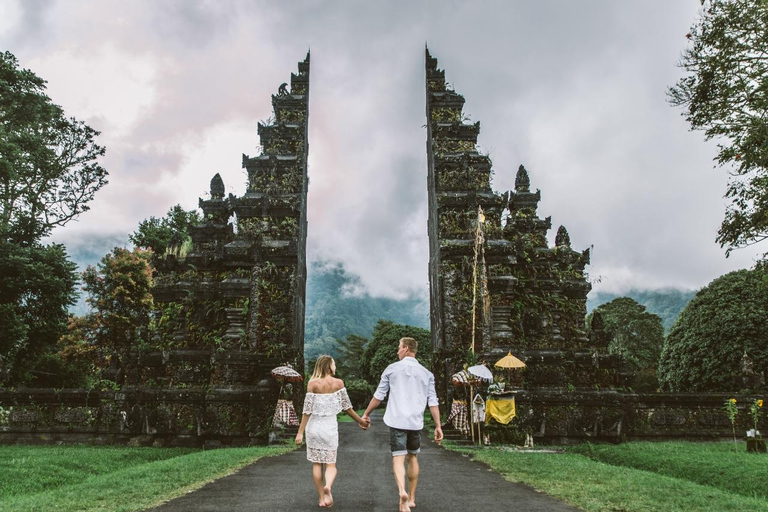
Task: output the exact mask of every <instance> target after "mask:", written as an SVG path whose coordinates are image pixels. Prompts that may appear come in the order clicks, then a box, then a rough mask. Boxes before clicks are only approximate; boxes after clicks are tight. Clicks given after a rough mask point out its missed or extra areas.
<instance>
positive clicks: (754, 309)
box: [658, 267, 768, 392]
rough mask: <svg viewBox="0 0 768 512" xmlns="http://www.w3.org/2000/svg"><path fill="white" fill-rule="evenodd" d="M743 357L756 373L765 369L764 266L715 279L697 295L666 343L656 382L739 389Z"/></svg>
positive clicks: (681, 387)
mask: <svg viewBox="0 0 768 512" xmlns="http://www.w3.org/2000/svg"><path fill="white" fill-rule="evenodd" d="M745 355H747V356H748V357H749V359H750V360H751V361H752V363H753V365H754V367H753V370H754V372H755V373H756V374H757V375H760V374H761V373H763V375H765V374H766V373H768V372H767V371H766V370H768V270H766V269H765V268H764V267H763V268H756V269H754V270H738V271H736V272H731V273H729V274H726V275H724V276H721V277H718V278H717V279H715V280H714V281H712V282H711V283H709V285H707V286H706V287H705V288H703V289H701V290H700V291H699V292H698V293H697V294H696V296H695V297H694V298H693V299H692V300H691V302H690V303H689V304H688V306H686V308H685V309H684V310H683V312H682V313H681V314H680V317H679V318H678V320H677V322H676V323H675V325H674V326H673V327H672V330H671V331H670V333H669V336H668V337H667V340H666V342H665V344H664V350H663V351H662V354H661V361H660V363H659V370H658V375H659V381H660V382H661V385H662V387H663V388H664V389H665V390H669V391H674V392H701V391H739V390H740V389H742V388H744V387H746V386H745V385H744V382H743V381H742V379H741V375H742V370H741V362H742V358H743V357H744V356H745ZM763 386H764V384H763ZM753 391H757V390H753Z"/></svg>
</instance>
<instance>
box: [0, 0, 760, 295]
mask: <svg viewBox="0 0 768 512" xmlns="http://www.w3.org/2000/svg"><path fill="white" fill-rule="evenodd" d="M0 5H3V6H7V5H20V4H18V3H17V4H9V3H5V4H0ZM26 5H27V4H24V5H23V7H24V13H23V16H22V18H23V19H22V23H23V30H22V29H19V30H16V31H13V34H11V35H8V34H10V33H9V32H6V33H5V35H4V33H3V32H2V31H1V30H0V44H2V45H3V46H5V47H7V48H8V49H10V50H11V51H14V53H15V54H16V55H17V56H18V57H19V59H20V61H21V63H22V66H24V67H29V68H32V69H33V70H34V71H35V72H37V73H38V74H39V75H41V76H42V77H44V78H46V79H47V80H48V81H49V90H50V93H51V96H52V97H53V98H54V100H55V101H57V102H59V103H61V104H62V105H63V106H64V107H65V109H66V110H67V111H68V113H70V114H72V115H75V116H78V117H84V118H86V119H87V120H88V122H89V123H90V122H92V123H93V125H94V127H96V128H98V129H101V130H102V131H103V134H102V137H101V139H100V140H101V142H102V143H103V144H105V145H106V146H107V156H106V158H105V160H104V165H105V167H107V169H108V170H109V172H110V184H109V185H108V186H107V187H105V189H104V190H103V191H101V192H100V193H99V194H98V195H97V199H96V200H95V201H94V202H93V204H92V211H91V212H88V213H87V214H86V215H84V216H83V217H82V219H81V221H80V222H78V223H77V224H72V225H71V226H68V227H66V228H64V229H63V230H59V231H58V232H57V233H56V236H57V237H58V238H59V239H62V240H63V239H66V238H67V237H71V238H72V239H76V238H78V237H79V236H81V235H84V234H85V233H104V234H110V235H111V234H113V233H114V232H115V231H121V230H122V231H123V232H125V233H126V235H127V233H129V232H131V231H132V230H133V229H135V227H136V225H137V224H138V222H139V221H141V220H142V219H144V218H146V217H149V216H150V215H155V216H157V215H163V214H164V213H165V212H166V211H167V209H168V208H169V207H170V206H172V205H174V204H177V203H181V204H183V205H184V206H185V207H187V208H193V207H195V206H196V205H197V200H198V197H200V196H202V195H204V193H205V192H207V191H208V183H209V180H210V178H211V177H212V176H213V175H214V174H215V173H216V172H219V173H221V174H222V177H223V178H224V182H225V184H226V185H227V188H228V191H231V192H234V193H238V192H242V191H243V190H244V182H245V179H246V178H245V174H244V172H243V170H242V169H241V167H240V162H241V160H240V158H241V156H240V155H241V154H242V153H248V154H250V155H251V156H253V155H254V154H255V150H254V147H255V146H256V145H257V144H258V138H257V136H256V122H257V120H259V119H265V118H267V117H268V116H269V115H270V109H271V105H270V96H269V95H270V94H271V93H274V92H275V91H276V90H277V87H278V86H279V84H280V83H282V82H287V81H289V77H290V73H291V72H295V70H296V67H295V66H296V62H297V61H299V60H301V59H303V58H304V55H305V52H306V50H307V49H308V48H310V47H311V49H312V71H311V77H312V78H311V81H312V82H311V90H310V127H309V128H310V156H309V165H310V168H309V174H310V186H309V204H308V208H309V239H308V258H309V259H310V260H316V259H322V258H332V259H338V260H340V261H342V262H343V263H344V264H345V266H346V268H347V269H348V270H349V271H351V272H355V273H358V274H360V276H361V277H362V283H363V285H364V286H365V288H366V289H367V290H368V291H369V292H370V293H372V294H374V295H387V296H398V297H402V296H404V295H406V294H408V293H410V292H411V291H412V290H417V291H420V292H422V293H423V291H424V290H425V289H426V287H427V255H428V246H427V234H426V217H427V213H426V211H427V210H426V196H427V194H426V155H425V131H424V129H423V128H422V125H423V124H424V123H425V122H426V120H425V116H424V89H423V88H424V76H423V74H424V68H423V65H424V63H423V49H424V43H425V41H427V42H428V43H429V45H430V50H431V51H432V53H433V54H434V55H435V56H436V57H437V58H438V59H439V62H440V67H442V68H445V69H446V75H447V79H448V81H449V82H451V83H453V84H454V86H455V87H456V90H457V91H458V92H460V93H462V94H463V95H464V96H465V98H466V100H467V103H466V107H465V112H466V113H468V114H469V115H470V116H471V117H472V119H473V120H479V121H480V122H481V125H482V130H481V134H480V139H479V142H480V145H481V146H482V147H484V148H486V149H488V150H490V151H491V158H492V159H493V162H494V171H495V178H494V186H495V188H496V189H497V190H498V191H504V190H507V189H510V188H513V185H514V177H515V173H516V170H517V167H518V165H520V164H524V165H525V166H526V167H527V168H528V169H529V171H530V173H531V181H532V185H533V187H534V188H540V189H541V191H542V201H541V204H540V208H539V214H540V216H541V217H546V216H549V215H551V216H552V218H553V227H554V229H553V230H552V232H551V233H550V238H554V232H555V230H556V228H557V226H558V225H560V224H564V225H565V226H566V227H567V228H568V230H569V232H570V234H571V240H572V242H573V246H574V248H576V249H578V250H583V249H585V248H587V247H589V246H591V245H594V252H593V264H592V265H591V266H590V267H588V271H589V272H590V274H591V275H593V276H597V275H601V276H603V281H602V282H601V283H599V284H596V285H595V288H596V289H603V288H605V287H609V288H611V289H613V290H618V288H622V287H624V288H627V287H637V288H648V287H652V288H653V287H664V286H682V287H700V286H703V285H705V284H707V283H708V282H709V281H710V280H712V279H714V278H715V277H717V276H718V275H721V274H723V273H725V272H728V271H730V270H733V269H735V268H739V267H745V266H749V265H750V264H751V262H752V259H753V257H754V255H755V254H758V253H760V252H764V251H765V249H764V248H763V249H762V250H759V249H757V248H752V249H746V250H744V251H739V252H737V253H735V254H734V255H732V257H731V258H729V259H728V260H726V259H725V258H724V254H723V251H722V249H720V248H719V247H717V245H716V244H715V243H714V238H715V235H716V232H717V228H718V226H719V223H720V221H721V219H722V215H723V212H724V208H725V201H724V199H723V198H722V195H723V193H724V191H725V181H726V176H725V171H724V170H722V169H712V162H711V159H712V156H713V148H712V145H711V144H705V143H703V141H702V140H703V137H702V136H701V133H690V132H688V126H687V125H686V124H685V123H684V121H683V120H682V119H681V118H680V116H679V114H680V112H679V111H676V110H675V109H673V108H672V107H670V106H669V105H668V104H667V102H666V97H665V90H666V87H668V86H669V85H671V84H672V83H674V82H675V80H676V79H677V78H678V77H679V76H680V70H679V69H678V68H676V66H675V63H676V62H677V60H678V57H679V55H680V52H681V51H682V49H683V47H684V45H685V44H686V40H685V37H684V35H685V33H686V32H687V30H688V27H689V26H690V25H691V24H692V22H693V20H694V18H695V15H696V12H697V10H698V9H699V8H700V3H699V2H698V0H685V1H681V2H668V1H666V0H657V1H652V2H650V3H648V2H646V3H643V4H629V3H618V2H613V1H609V0H602V1H595V2H588V3H564V2H558V1H541V2H536V3H533V2H526V1H488V2H482V3H477V2H473V3H467V2H451V3H450V4H449V7H445V5H446V4H445V3H444V2H442V1H438V0H431V1H425V2H418V3H414V2H409V1H404V0H401V1H392V2H375V3H370V2H368V3H350V2H338V1H307V2H301V3H286V2H282V3H277V2H259V3H254V2H246V1H236V0H231V1H226V2H210V1H202V2H174V1H171V2H162V3H157V2H150V1H137V2H131V3H127V2H119V1H116V0H115V1H107V0H104V1H99V2H82V3H76V4H72V3H70V2H53V3H50V4H40V5H41V6H42V8H41V9H38V11H40V12H38V11H35V10H34V9H32V8H31V7H30V8H26ZM33 11H34V12H33ZM575 20H578V21H575Z"/></svg>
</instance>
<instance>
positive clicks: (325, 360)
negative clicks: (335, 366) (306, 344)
mask: <svg viewBox="0 0 768 512" xmlns="http://www.w3.org/2000/svg"><path fill="white" fill-rule="evenodd" d="M331 363H333V358H332V357H331V356H329V355H322V356H320V357H318V358H317V361H316V362H315V371H313V372H312V377H310V378H309V380H313V379H322V378H323V377H326V376H328V375H333V371H332V370H331Z"/></svg>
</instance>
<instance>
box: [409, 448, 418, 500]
mask: <svg viewBox="0 0 768 512" xmlns="http://www.w3.org/2000/svg"><path fill="white" fill-rule="evenodd" d="M418 483H419V457H418V456H416V455H415V454H412V453H409V454H408V496H409V497H410V499H409V500H408V506H409V507H410V508H413V507H415V506H416V484H418Z"/></svg>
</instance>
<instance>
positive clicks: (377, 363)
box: [360, 320, 432, 386]
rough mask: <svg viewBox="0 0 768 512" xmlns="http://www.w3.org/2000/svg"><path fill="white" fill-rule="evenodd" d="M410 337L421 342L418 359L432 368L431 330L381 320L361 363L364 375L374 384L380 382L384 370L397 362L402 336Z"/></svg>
mask: <svg viewBox="0 0 768 512" xmlns="http://www.w3.org/2000/svg"><path fill="white" fill-rule="evenodd" d="M406 337H410V338H413V339H415V340H416V341H418V342H419V350H418V352H417V354H416V359H417V360H418V361H419V362H420V363H421V364H423V365H424V366H425V367H426V368H427V369H429V370H431V368H432V337H431V336H430V334H429V331H428V330H426V329H422V328H421V327H413V326H411V325H400V324H396V323H393V322H390V321H385V320H379V322H378V323H377V324H376V327H375V328H374V329H373V336H371V341H369V342H368V343H367V344H366V346H365V350H364V351H363V356H362V358H361V364H360V366H361V367H362V370H363V376H364V377H365V379H366V380H367V381H368V382H369V383H370V384H372V385H374V386H376V385H377V384H378V383H379V379H380V378H381V374H382V372H384V370H385V369H386V368H387V366H389V365H390V364H392V363H395V362H397V346H398V343H399V341H400V338H406Z"/></svg>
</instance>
